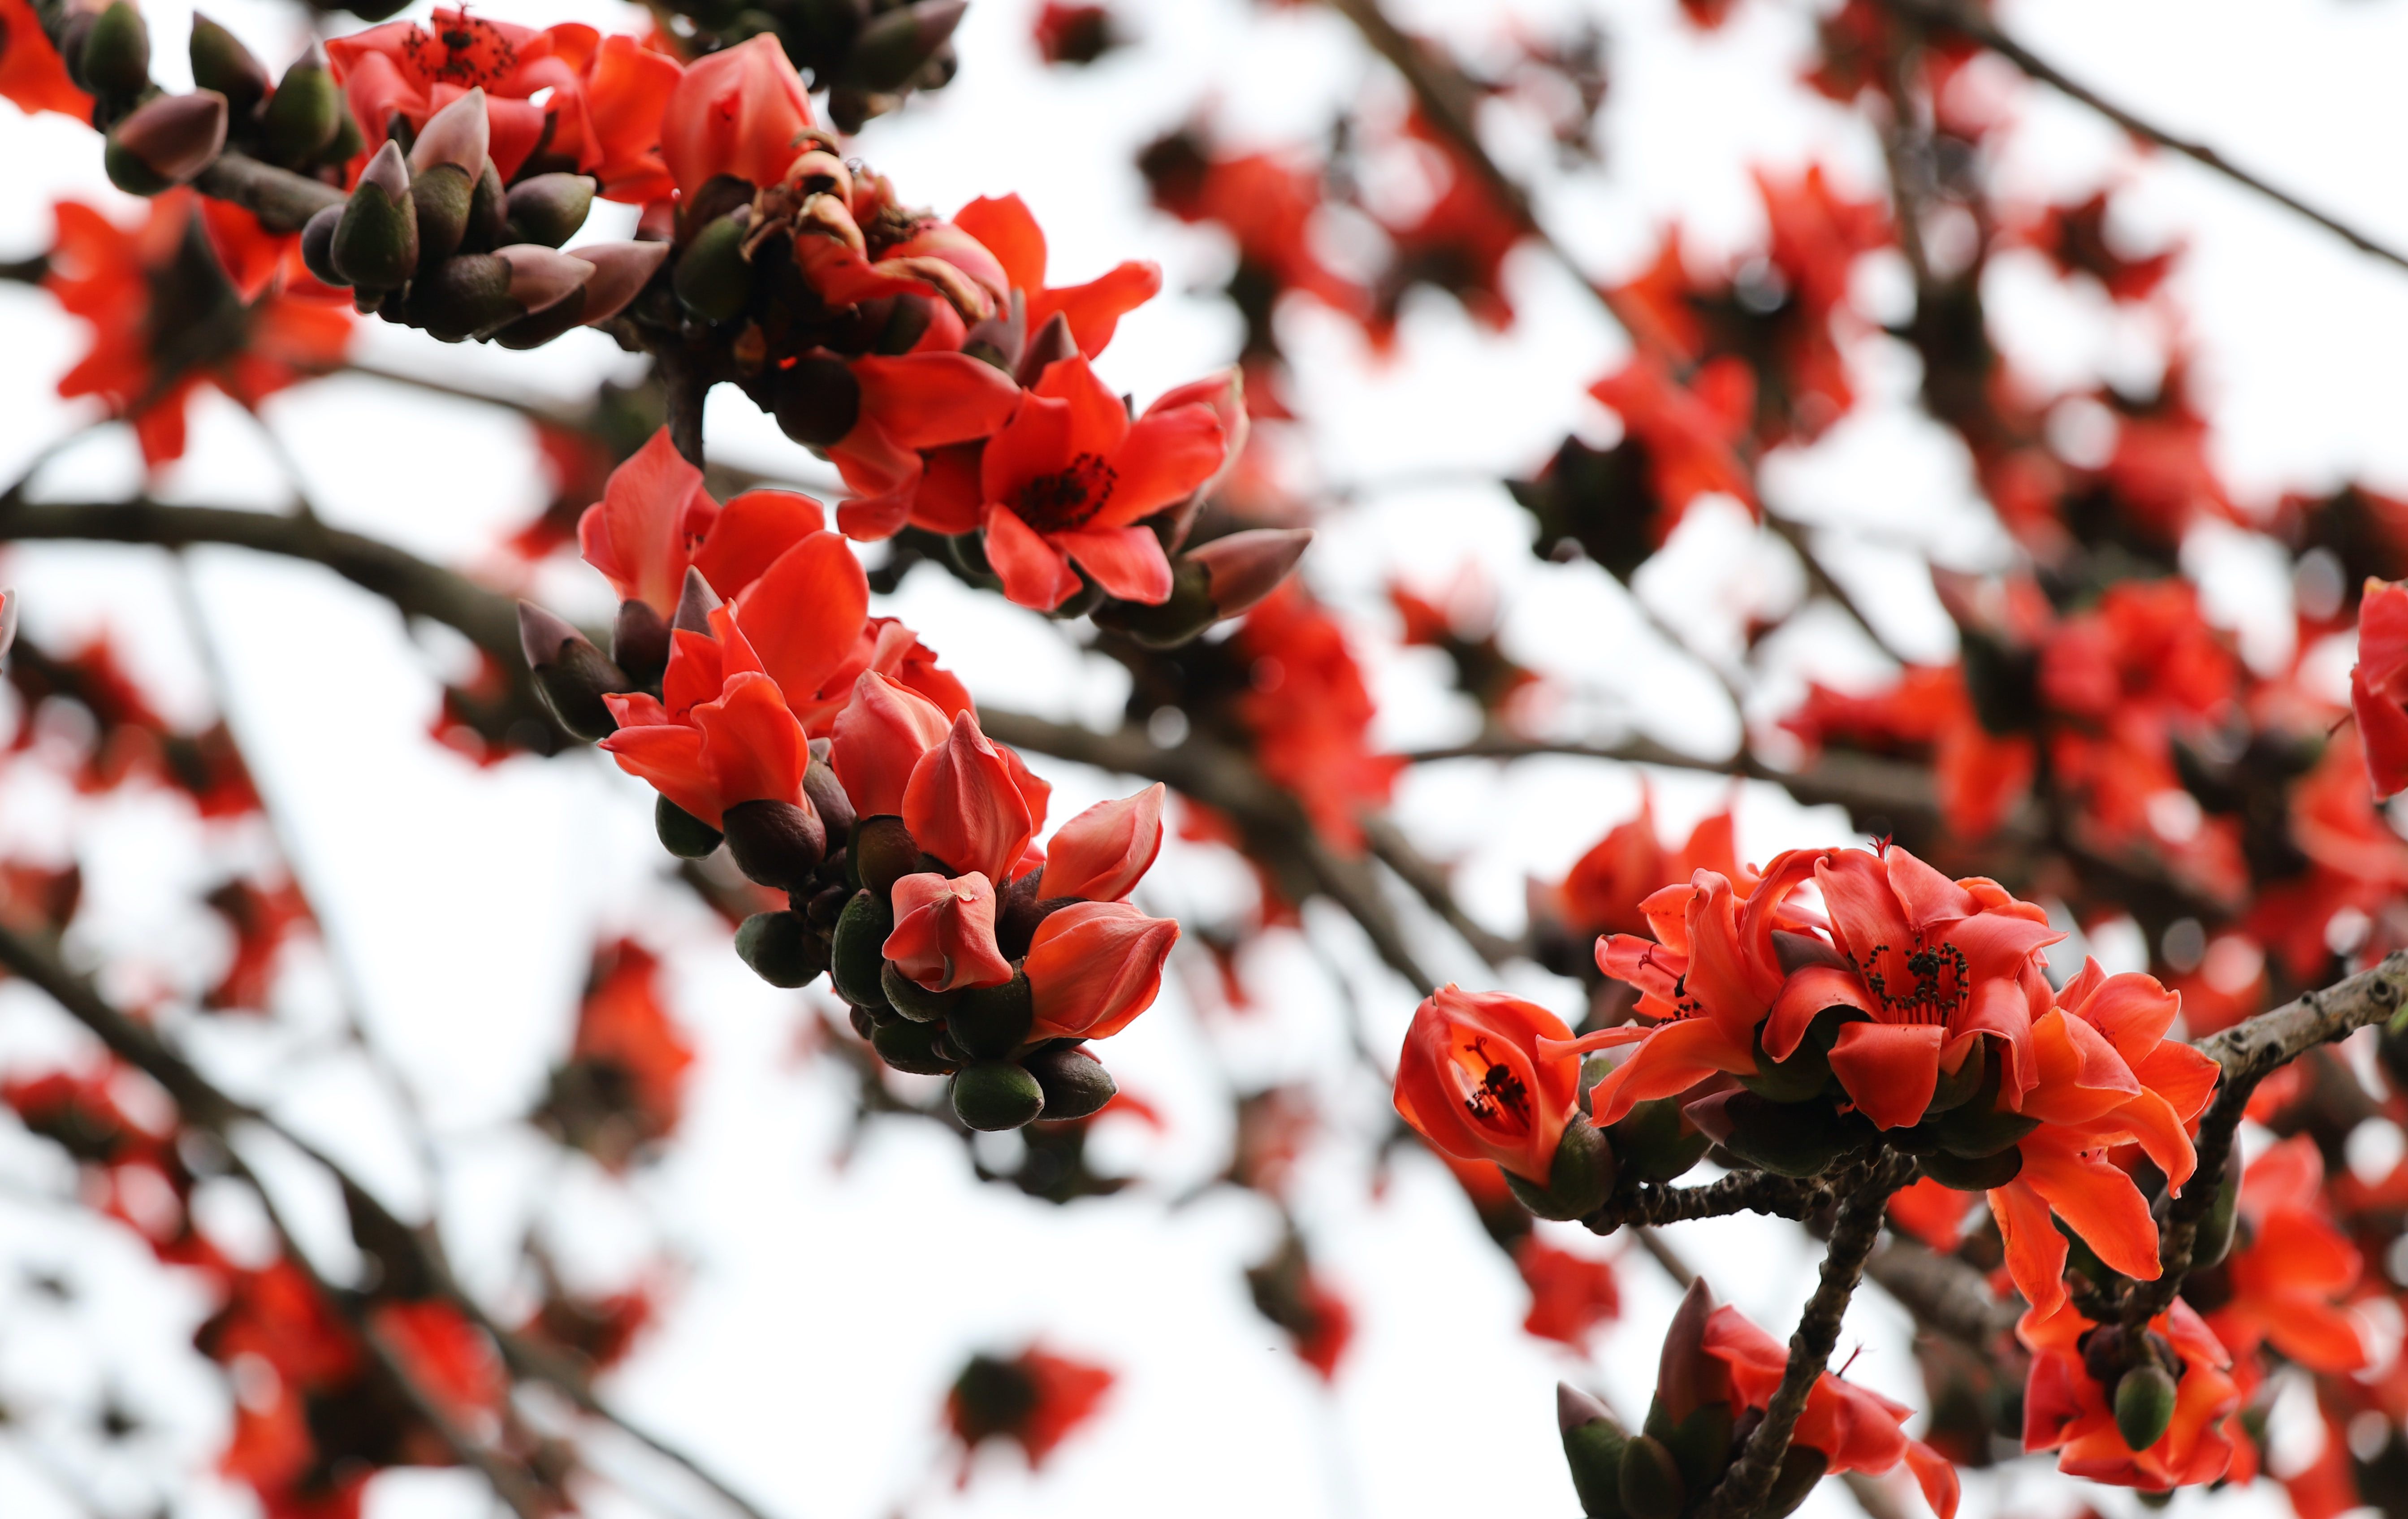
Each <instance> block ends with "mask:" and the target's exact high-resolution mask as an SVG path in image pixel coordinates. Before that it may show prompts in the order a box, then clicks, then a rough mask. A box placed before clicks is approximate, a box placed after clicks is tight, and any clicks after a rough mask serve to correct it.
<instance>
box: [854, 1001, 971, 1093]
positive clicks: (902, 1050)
mask: <svg viewBox="0 0 2408 1519" xmlns="http://www.w3.org/2000/svg"><path fill="white" fill-rule="evenodd" d="M854 1011H855V1012H859V1011H861V1009H859V1008H855V1009H854ZM943 1038H944V1029H943V1028H942V1027H941V1026H940V1025H936V1024H915V1023H913V1022H911V1021H910V1019H908V1018H890V1019H888V1020H887V1021H886V1022H884V1023H882V1024H878V1025H875V1026H873V1027H872V1028H871V1030H870V1033H869V1047H870V1048H871V1049H873V1050H875V1051H877V1052H878V1058H879V1059H881V1060H883V1061H885V1062H886V1063H887V1064H888V1065H890V1066H892V1067H894V1068H896V1070H900V1071H907V1072H909V1073H910V1074H911V1075H913V1076H943V1075H946V1074H948V1073H949V1072H951V1071H952V1070H953V1066H954V1062H953V1060H952V1059H951V1058H949V1057H948V1056H947V1055H946V1053H944V1051H942V1050H941V1049H939V1047H938V1044H939V1040H940V1039H943Z"/></svg>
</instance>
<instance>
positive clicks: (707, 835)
mask: <svg viewBox="0 0 2408 1519" xmlns="http://www.w3.org/2000/svg"><path fill="white" fill-rule="evenodd" d="M652 832H654V833H656V834H658V835H660V838H661V847H662V848H663V849H665V850H667V851H668V852H669V853H672V854H674V855H676V856H677V857H678V858H679V859H681V860H707V859H709V858H710V856H711V855H712V854H714V853H717V852H718V850H719V846H720V843H721V842H722V841H723V840H724V838H725V837H726V836H725V835H724V834H722V833H721V832H720V831H719V830H718V829H716V828H714V827H712V826H711V825H710V824H708V823H705V822H703V821H702V820H701V819H700V818H698V817H695V815H694V814H693V813H691V812H689V811H687V810H685V809H684V808H682V807H680V806H679V805H678V804H677V803H675V802H673V801H670V800H669V799H668V798H667V797H666V796H656V797H654V798H653V799H652Z"/></svg>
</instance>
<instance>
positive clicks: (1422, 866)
mask: <svg viewBox="0 0 2408 1519" xmlns="http://www.w3.org/2000/svg"><path fill="white" fill-rule="evenodd" d="M1362 824H1363V838H1364V840H1365V842H1367V843H1368V844H1369V845H1370V848H1371V854H1372V856H1373V858H1375V859H1377V860H1378V861H1379V862H1380V863H1381V864H1383V865H1384V866H1386V867H1388V868H1389V869H1391V870H1394V871H1395V872H1396V873H1397V878H1398V880H1399V881H1403V882H1404V883H1405V884H1406V885H1408V886H1410V887H1412V889H1413V895H1414V896H1419V897H1420V898H1421V899H1422V902H1423V904H1424V905H1425V906H1426V907H1428V909H1429V910H1431V911H1433V912H1435V913H1437V914H1438V915H1439V916H1440V917H1441V918H1443V919H1445V920H1446V924H1447V926H1448V927H1450V928H1452V929H1454V930H1455V932H1456V933H1457V934H1460V935H1462V936H1463V941H1464V942H1465V943H1467V944H1469V945H1470V946H1471V949H1472V953H1475V954H1477V955H1479V956H1480V958H1481V959H1482V960H1483V961H1484V962H1486V964H1487V966H1488V968H1489V969H1491V970H1494V969H1496V968H1497V967H1499V966H1501V965H1503V964H1504V963H1505V962H1506V961H1508V960H1511V959H1513V958H1515V957H1517V956H1519V955H1520V954H1522V953H1524V951H1523V947H1522V945H1520V944H1519V943H1517V942H1515V941H1514V940H1512V939H1507V938H1506V937H1505V936H1504V935H1502V934H1499V933H1495V932H1492V931H1491V930H1489V929H1487V928H1484V927H1483V926H1482V925H1481V924H1479V922H1478V921H1476V920H1475V919H1474V918H1473V917H1472V916H1471V914H1469V913H1468V912H1466V911H1464V910H1463V908H1462V906H1461V905H1460V904H1459V903H1457V902H1456V901H1455V891H1454V888H1453V885H1452V884H1451V883H1450V882H1449V881H1448V880H1447V871H1446V867H1444V866H1442V865H1441V864H1439V863H1438V862H1437V861H1435V860H1433V859H1431V858H1429V857H1428V856H1427V855H1426V854H1424V853H1421V851H1419V850H1417V849H1415V848H1414V847H1413V844H1412V839H1409V838H1406V837H1405V834H1404V830H1403V829H1401V828H1399V827H1398V826H1397V825H1396V824H1394V823H1393V822H1391V821H1389V820H1388V819H1387V818H1385V817H1383V816H1381V815H1380V814H1378V813H1366V814H1365V815H1364V816H1363V818H1362Z"/></svg>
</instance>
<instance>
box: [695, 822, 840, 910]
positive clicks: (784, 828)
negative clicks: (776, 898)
mask: <svg viewBox="0 0 2408 1519" xmlns="http://www.w3.org/2000/svg"><path fill="white" fill-rule="evenodd" d="M719 827H720V831H721V832H722V833H724V834H725V835H727V853H729V854H730V855H732V856H734V857H735V860H736V868H738V870H741V871H743V872H744V874H745V876H746V877H747V879H749V880H752V881H758V882H760V883H761V884H762V885H764V886H767V887H770V888H772V889H773V890H776V891H781V892H807V891H810V889H811V887H812V886H813V884H814V881H813V873H814V872H815V871H817V870H818V869H819V867H820V861H821V859H822V858H823V857H824V856H825V855H826V853H827V830H826V829H825V828H824V827H823V826H822V825H821V824H820V820H819V814H818V813H816V812H813V811H812V810H810V808H808V807H797V806H796V805H795V804H794V803H793V802H775V801H751V802H738V803H737V804H736V805H735V806H734V807H731V808H729V809H728V810H727V812H726V815H725V816H724V817H723V818H721V819H720V822H719Z"/></svg>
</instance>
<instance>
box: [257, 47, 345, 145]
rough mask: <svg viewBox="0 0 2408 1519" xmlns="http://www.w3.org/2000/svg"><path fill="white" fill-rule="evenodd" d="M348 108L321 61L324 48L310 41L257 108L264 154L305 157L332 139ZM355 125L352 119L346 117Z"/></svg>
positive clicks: (343, 121)
mask: <svg viewBox="0 0 2408 1519" xmlns="http://www.w3.org/2000/svg"><path fill="white" fill-rule="evenodd" d="M347 122H351V111H350V110H349V108H347V107H345V105H344V103H343V91H342V87H341V86H340V85H337V83H336V82H335V76H334V74H333V73H332V72H331V71H329V70H328V68H327V67H326V54H325V50H323V49H322V48H320V47H318V46H317V45H316V44H315V43H312V44H311V45H310V48H309V50H308V52H305V53H303V54H302V55H301V56H300V57H299V58H297V59H295V60H294V64H293V66H292V67H291V68H288V69H286V70H285V71H284V78H283V79H282V80H281V81H279V83H278V84H277V86H276V93H274V94H273V95H270V96H269V97H268V100H267V108H266V109H265V111H263V112H261V113H260V118H259V125H260V136H261V139H262V142H263V145H264V146H265V149H266V150H267V155H268V157H270V158H272V159H274V160H275V161H276V162H278V163H279V164H284V165H299V164H307V163H309V162H311V161H313V160H315V159H316V158H318V156H319V155H320V154H321V153H322V152H323V151H324V150H326V148H327V147H328V146H329V145H330V144H332V143H333V142H334V140H335V138H336V136H337V135H338V133H339V132H340V130H341V128H342V127H343V125H344V124H345V123H347ZM351 124H352V127H353V130H354V131H356V130H357V123H351Z"/></svg>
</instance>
